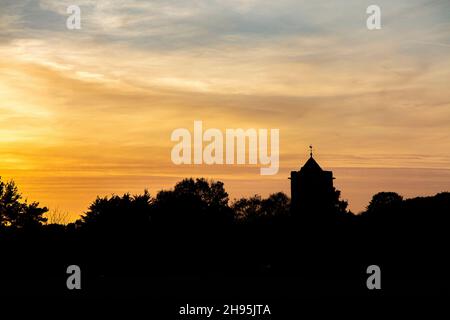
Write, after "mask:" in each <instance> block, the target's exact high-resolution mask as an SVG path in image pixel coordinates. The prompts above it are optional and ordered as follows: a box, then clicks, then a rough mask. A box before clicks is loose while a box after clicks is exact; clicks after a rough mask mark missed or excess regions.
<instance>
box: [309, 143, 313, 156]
mask: <svg viewBox="0 0 450 320" xmlns="http://www.w3.org/2000/svg"><path fill="white" fill-rule="evenodd" d="M312 150H313V147H312V145H310V146H309V156H310V157H311V158H312V157H313V156H312V154H313V152H312Z"/></svg>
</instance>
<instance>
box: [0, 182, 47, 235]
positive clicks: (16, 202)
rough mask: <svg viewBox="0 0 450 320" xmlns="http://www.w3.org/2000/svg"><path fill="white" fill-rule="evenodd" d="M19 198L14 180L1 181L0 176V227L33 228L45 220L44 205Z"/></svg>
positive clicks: (45, 210) (20, 196) (45, 209)
mask: <svg viewBox="0 0 450 320" xmlns="http://www.w3.org/2000/svg"><path fill="white" fill-rule="evenodd" d="M21 200H22V195H21V194H20V193H19V190H18V188H17V186H16V184H15V183H14V181H8V182H3V181H2V180H1V177H0V227H13V228H33V227H38V226H40V225H41V224H42V223H43V222H46V221H47V219H46V218H45V217H44V214H45V213H46V212H47V211H48V209H47V208H46V207H39V202H32V203H28V202H27V200H25V201H23V202H22V201H21Z"/></svg>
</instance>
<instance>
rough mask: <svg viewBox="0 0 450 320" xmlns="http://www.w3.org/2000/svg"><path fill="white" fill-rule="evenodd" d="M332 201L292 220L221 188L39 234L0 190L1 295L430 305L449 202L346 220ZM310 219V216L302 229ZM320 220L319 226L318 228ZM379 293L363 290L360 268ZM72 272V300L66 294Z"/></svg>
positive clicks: (9, 191)
mask: <svg viewBox="0 0 450 320" xmlns="http://www.w3.org/2000/svg"><path fill="white" fill-rule="evenodd" d="M339 195H340V193H339V191H338V190H336V197H335V200H334V201H335V203H334V206H331V207H330V209H329V210H330V211H331V212H320V211H315V210H314V209H309V210H310V212H293V211H292V210H291V209H290V199H289V197H288V196H287V195H286V194H284V193H282V192H278V193H274V194H272V195H270V196H269V197H267V198H262V197H260V196H258V195H255V196H252V197H249V198H242V199H237V200H234V201H230V199H229V197H228V194H227V192H226V191H225V188H224V184H223V183H222V182H218V181H217V182H215V181H208V180H205V179H185V180H182V181H180V182H179V183H177V184H176V185H175V186H174V188H173V189H172V190H163V191H160V192H158V193H157V194H156V196H151V195H150V193H149V192H148V191H144V193H142V194H138V195H132V194H128V193H127V194H124V195H121V196H120V195H112V196H109V197H98V198H97V199H96V200H95V201H93V202H92V204H91V205H90V206H89V208H88V210H87V211H86V212H85V213H84V214H83V215H82V216H81V217H80V219H78V220H77V221H75V222H72V223H69V224H67V225H64V224H57V223H48V221H47V219H46V218H45V216H46V213H48V209H47V208H45V207H40V206H39V203H37V202H32V203H27V202H26V201H23V199H22V196H21V195H20V193H19V191H18V190H17V187H16V185H15V184H14V182H3V181H1V180H0V247H1V248H2V263H1V264H0V276H1V278H2V279H3V280H2V291H1V292H2V295H11V294H12V295H65V296H68V297H72V296H88V297H91V296H93V297H95V296H105V295H106V296H108V295H115V296H117V295H119V296H134V295H138V296H139V295H150V296H154V297H181V298H182V297H191V298H192V297H199V298H202V297H217V298H220V297H227V296H229V295H230V294H233V296H242V297H249V296H251V297H258V296H260V297H264V298H268V297H274V298H275V297H277V298H280V297H285V298H289V297H290V298H293V297H300V296H311V295H312V296H317V295H318V296H322V295H397V294H401V295H404V294H406V295H411V294H412V295H441V294H444V293H446V292H447V290H448V289H447V288H448V286H447V277H446V274H447V272H448V270H449V268H448V264H447V262H446V260H447V259H446V256H447V255H448V246H447V244H448V243H449V241H448V240H449V239H448V238H449V237H448V227H449V224H448V221H449V219H448V215H449V213H450V193H448V192H445V193H439V194H437V195H435V196H431V197H418V198H413V199H403V198H402V197H401V196H400V195H398V194H397V193H394V192H380V193H377V194H375V195H374V196H373V198H372V200H371V201H370V203H369V204H368V206H367V209H366V210H365V211H364V212H362V213H361V214H358V215H355V214H353V213H351V212H349V211H348V210H347V208H346V207H347V204H346V202H345V201H342V200H340V199H339ZM311 217H315V218H314V219H311ZM320 217H323V219H321V218H320ZM373 264H375V265H378V266H380V268H381V270H382V290H379V291H370V290H368V289H367V286H366V279H367V277H368V275H367V273H366V269H367V267H368V266H369V265H373ZM69 265H79V266H80V267H81V270H82V283H83V285H82V290H80V291H76V290H75V291H69V290H68V289H67V288H66V278H67V276H68V275H67V274H66V268H67V266H69Z"/></svg>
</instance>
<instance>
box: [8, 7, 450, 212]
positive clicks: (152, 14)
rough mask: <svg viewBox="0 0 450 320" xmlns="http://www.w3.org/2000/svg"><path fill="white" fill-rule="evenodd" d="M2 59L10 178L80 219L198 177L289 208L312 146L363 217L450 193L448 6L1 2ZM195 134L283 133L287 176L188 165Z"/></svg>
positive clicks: (282, 171) (283, 166) (235, 192)
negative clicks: (375, 10)
mask: <svg viewBox="0 0 450 320" xmlns="http://www.w3.org/2000/svg"><path fill="white" fill-rule="evenodd" d="M72 4H76V5H79V6H80V8H81V26H82V29H81V30H68V29H67V28H66V19H67V17H68V16H69V14H67V13H66V8H67V7H68V6H69V5H72ZM370 4H377V5H379V6H380V7H381V14H382V15H381V18H382V20H381V22H382V28H381V30H374V31H370V30H368V29H367V28H366V19H367V17H368V15H367V14H366V8H367V6H368V5H370ZM0 57H1V58H0V176H2V177H3V178H4V179H14V180H15V181H16V182H17V183H18V185H19V187H20V190H21V191H22V192H23V193H24V195H25V196H26V197H28V198H29V199H30V200H37V201H40V202H41V204H43V205H46V206H49V207H50V209H59V210H61V211H67V212H69V213H70V217H71V219H74V218H76V217H78V216H79V215H80V214H81V213H83V211H85V210H86V208H87V206H88V205H89V203H90V202H91V201H92V200H94V199H95V197H96V196H97V195H108V194H111V193H123V192H127V191H130V192H132V193H137V192H142V191H143V190H144V189H145V188H148V189H149V190H150V192H151V193H152V194H153V195H154V194H155V193H156V192H157V191H158V190H160V189H161V188H170V187H172V186H173V184H174V183H175V182H177V181H179V180H180V179H182V178H184V177H191V176H192V177H201V176H203V177H207V178H211V179H215V180H221V181H224V182H225V187H226V189H227V191H228V193H229V194H230V198H231V199H233V198H235V197H240V196H250V195H253V194H256V193H258V194H261V195H263V196H266V195H268V194H269V193H271V192H276V191H285V192H286V193H288V194H289V180H288V179H287V178H288V176H289V172H290V171H291V170H294V169H295V170H297V169H299V168H300V166H301V165H303V163H304V162H305V161H306V159H307V157H308V152H309V150H308V146H309V145H310V144H312V145H313V146H314V149H315V158H316V159H317V161H318V162H319V164H321V166H322V167H323V168H326V169H329V170H333V172H334V176H335V177H336V180H334V181H335V185H336V187H337V188H339V189H340V190H341V191H342V196H343V198H344V199H347V200H348V201H349V203H350V208H351V209H352V210H353V211H355V212H358V211H361V210H363V209H364V207H365V206H366V205H367V204H368V201H369V200H370V198H371V196H372V195H373V194H374V193H376V192H378V191H397V192H399V193H400V194H402V195H403V196H405V197H412V196H418V195H432V194H434V193H436V192H439V191H450V90H449V89H450V88H449V87H450V2H449V1H447V0H441V1H438V0H436V1H425V0H404V1H392V0H390V1H384V0H383V1H381V0H370V1H365V0H347V1H322V0H315V1H312V0H311V1H301V0H277V1H274V0H226V1H225V0H223V1H220V0H192V1H178V0H166V1H139V0H120V1H107V0H96V1H94V0H79V1H76V0H63V1H57V0H40V1H39V0H28V1H25V0H0ZM194 120H202V121H203V125H204V127H205V128H218V129H221V130H225V129H226V128H244V129H247V128H257V129H258V128H267V129H271V128H278V129H280V171H279V173H278V174H277V175H274V176H260V175H259V166H221V165H214V166H207V165H198V166H176V165H174V164H173V163H172V161H171V159H170V152H171V149H172V147H173V145H174V144H175V143H174V142H171V141H170V135H171V133H172V131H173V130H174V129H176V128H188V129H189V130H192V129H193V122H194Z"/></svg>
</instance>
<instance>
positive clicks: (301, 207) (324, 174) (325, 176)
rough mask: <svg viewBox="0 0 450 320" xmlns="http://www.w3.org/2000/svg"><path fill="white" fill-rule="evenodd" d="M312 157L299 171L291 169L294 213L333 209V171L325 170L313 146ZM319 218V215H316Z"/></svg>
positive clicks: (311, 212)
mask: <svg viewBox="0 0 450 320" xmlns="http://www.w3.org/2000/svg"><path fill="white" fill-rule="evenodd" d="M309 148H310V157H309V159H308V160H307V161H306V163H305V164H304V165H303V167H301V169H300V170H299V171H291V177H290V179H291V210H292V212H293V213H308V214H313V213H314V215H316V214H318V213H321V212H324V213H326V212H330V211H331V210H332V209H333V205H334V202H333V195H334V192H335V189H334V187H333V179H334V178H333V172H332V171H325V170H323V169H322V168H321V167H320V166H319V164H318V163H317V162H316V160H314V158H313V153H312V146H309ZM316 217H317V218H318V216H316Z"/></svg>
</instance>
